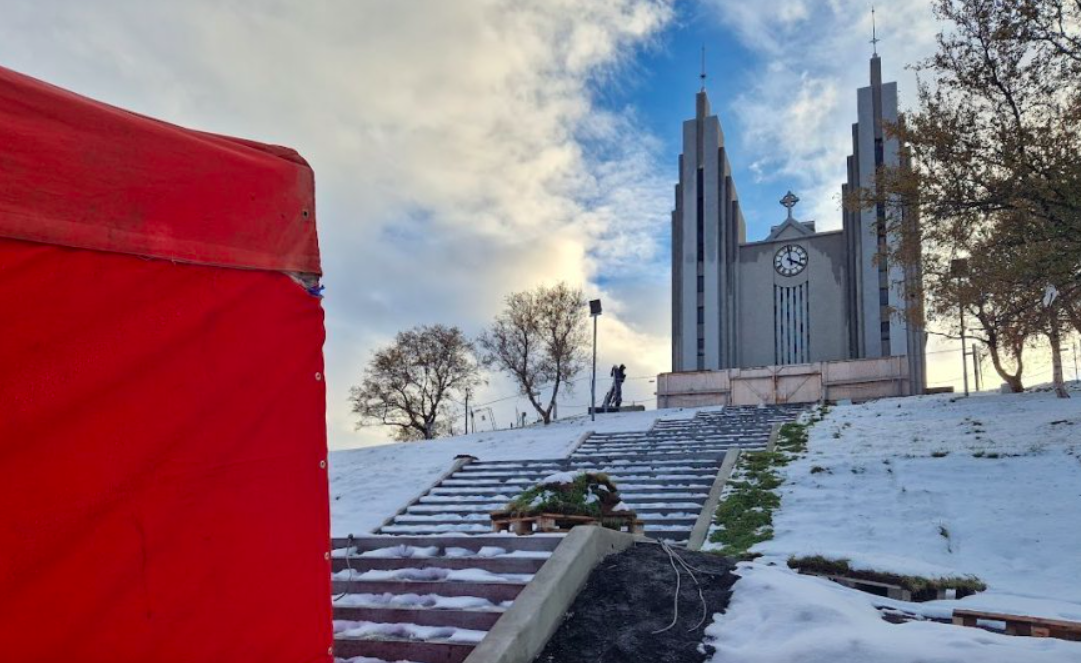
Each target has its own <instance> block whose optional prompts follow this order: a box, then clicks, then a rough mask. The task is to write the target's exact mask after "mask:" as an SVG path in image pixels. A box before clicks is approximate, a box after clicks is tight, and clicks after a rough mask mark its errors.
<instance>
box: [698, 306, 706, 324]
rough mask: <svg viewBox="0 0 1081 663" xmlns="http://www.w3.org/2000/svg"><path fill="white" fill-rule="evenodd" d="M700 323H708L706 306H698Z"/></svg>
mask: <svg viewBox="0 0 1081 663" xmlns="http://www.w3.org/2000/svg"><path fill="white" fill-rule="evenodd" d="M698 324H700V325H704V324H706V308H705V307H704V306H699V307H698Z"/></svg>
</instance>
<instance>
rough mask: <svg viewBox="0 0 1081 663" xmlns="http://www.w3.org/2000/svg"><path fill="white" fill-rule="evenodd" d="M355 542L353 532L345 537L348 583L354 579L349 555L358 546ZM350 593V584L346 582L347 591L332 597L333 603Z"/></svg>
mask: <svg viewBox="0 0 1081 663" xmlns="http://www.w3.org/2000/svg"><path fill="white" fill-rule="evenodd" d="M353 542H354V539H353V535H352V534H350V535H349V536H347V537H346V538H345V568H347V569H349V578H348V579H347V580H346V581H345V582H346V583H349V582H352V580H353V565H352V564H351V563H350V562H349V556H350V555H352V554H353V550H354V549H355V548H356V546H355V545H353ZM331 555H332V556H333V553H331ZM348 593H349V585H348V584H346V585H345V591H343V592H342V593H341V594H338V595H337V596H335V597H334V598H332V599H331V603H333V602H334V601H337V600H338V599H340V598H342V597H343V596H345V595H346V594H348Z"/></svg>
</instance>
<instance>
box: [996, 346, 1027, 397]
mask: <svg viewBox="0 0 1081 663" xmlns="http://www.w3.org/2000/svg"><path fill="white" fill-rule="evenodd" d="M987 349H988V350H989V351H990V353H991V365H992V366H994V367H995V372H996V373H998V376H999V377H1000V378H1002V381H1003V382H1005V383H1006V385H1007V386H1009V388H1010V391H1012V392H1013V393H1015V394H1019V393H1021V392H1022V391H1024V390H1025V386H1024V385H1023V384H1022V383H1021V357H1018V358H1017V373H1016V374H1014V373H1010V372H1008V371H1007V370H1006V367H1005V366H1003V365H1002V357H1001V356H1000V355H999V350H998V346H996V345H991V344H988V345H987Z"/></svg>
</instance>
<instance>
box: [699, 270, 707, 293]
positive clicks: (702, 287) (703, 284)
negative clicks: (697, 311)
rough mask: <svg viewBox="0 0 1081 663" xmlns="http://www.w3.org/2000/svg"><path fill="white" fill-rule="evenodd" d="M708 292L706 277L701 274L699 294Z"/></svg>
mask: <svg viewBox="0 0 1081 663" xmlns="http://www.w3.org/2000/svg"><path fill="white" fill-rule="evenodd" d="M705 291H706V277H704V276H702V275H701V274H699V275H698V292H705Z"/></svg>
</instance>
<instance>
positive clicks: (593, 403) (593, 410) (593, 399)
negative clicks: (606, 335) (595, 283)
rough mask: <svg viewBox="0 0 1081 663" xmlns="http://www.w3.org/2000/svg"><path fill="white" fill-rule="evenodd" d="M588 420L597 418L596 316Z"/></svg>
mask: <svg viewBox="0 0 1081 663" xmlns="http://www.w3.org/2000/svg"><path fill="white" fill-rule="evenodd" d="M589 402H590V408H589V412H590V420H592V421H596V420H597V316H593V379H592V380H591V381H590V383H589Z"/></svg>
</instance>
